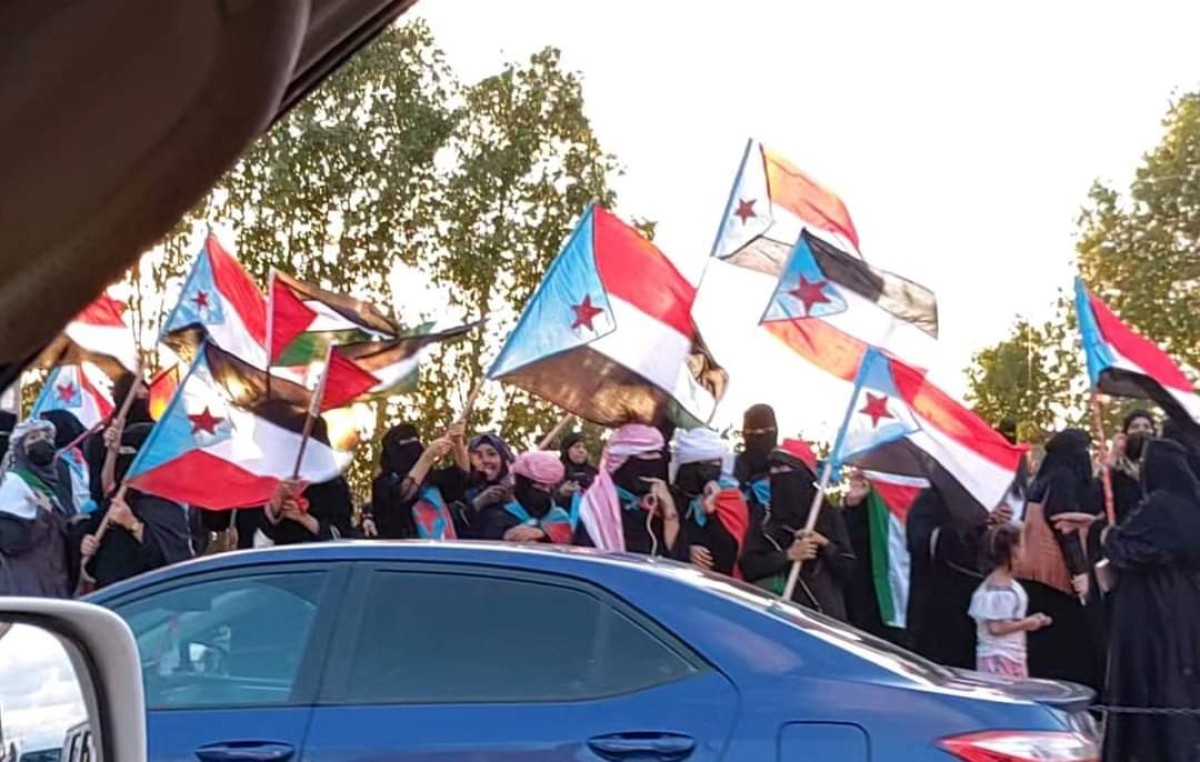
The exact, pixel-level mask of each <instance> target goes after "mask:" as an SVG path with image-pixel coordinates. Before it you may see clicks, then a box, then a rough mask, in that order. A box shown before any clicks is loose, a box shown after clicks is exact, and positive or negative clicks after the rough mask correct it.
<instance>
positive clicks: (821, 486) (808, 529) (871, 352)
mask: <svg viewBox="0 0 1200 762" xmlns="http://www.w3.org/2000/svg"><path fill="white" fill-rule="evenodd" d="M875 355H876V350H875V349H874V348H872V349H868V350H867V351H866V352H865V353H864V354H863V358H862V361H861V362H860V363H859V366H858V375H857V376H856V377H855V379H854V390H853V391H852V392H850V401H849V402H848V403H846V413H845V414H844V415H843V416H842V426H841V428H839V429H838V433H837V437H836V438H835V439H834V441H833V449H832V450H830V451H829V458H828V459H827V460H826V461H825V468H824V469H823V470H822V471H821V481H820V482H819V483H818V484H817V494H815V495H813V501H812V506H811V507H810V508H809V509H808V519H807V520H806V521H805V522H804V529H802V530H801V531H800V532H799V533H797V537H803V536H805V535H809V534H812V533H813V531H814V530H815V529H816V527H817V519H818V517H819V516H820V514H821V508H822V507H823V506H824V505H825V490H826V489H828V487H829V480H830V479H831V478H833V467H834V463H835V462H837V461H839V460H840V459H841V457H842V446H843V444H844V443H845V440H846V429H848V428H850V416H852V415H854V403H855V402H857V401H858V394H859V392H861V391H862V387H863V384H864V383H865V382H866V378H867V369H868V367H869V366H870V363H871V362H872V361H873V360H874V359H875ZM838 465H841V464H840V463H838ZM802 565H803V564H801V562H799V561H793V562H792V568H791V569H789V570H788V578H787V584H785V585H784V587H783V594H782V595H781V596H780V597H781V598H783V600H785V601H790V600H791V599H792V595H793V594H794V593H795V592H796V585H797V584H798V583H799V582H800V567H801V566H802Z"/></svg>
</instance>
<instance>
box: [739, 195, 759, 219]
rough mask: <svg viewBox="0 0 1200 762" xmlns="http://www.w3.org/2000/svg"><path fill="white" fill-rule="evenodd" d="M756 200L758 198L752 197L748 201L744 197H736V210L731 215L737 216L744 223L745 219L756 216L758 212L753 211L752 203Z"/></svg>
mask: <svg viewBox="0 0 1200 762" xmlns="http://www.w3.org/2000/svg"><path fill="white" fill-rule="evenodd" d="M757 202H758V199H756V198H752V199H750V200H749V201H747V200H745V199H738V206H737V211H735V212H734V213H733V216H734V217H737V218H739V219H740V220H741V221H742V224H743V225H745V224H746V221H747V220H749V219H750V218H751V217H757V216H758V214H756V213H755V211H754V204H755V203H757Z"/></svg>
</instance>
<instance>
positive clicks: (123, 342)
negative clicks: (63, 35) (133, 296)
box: [38, 293, 139, 379]
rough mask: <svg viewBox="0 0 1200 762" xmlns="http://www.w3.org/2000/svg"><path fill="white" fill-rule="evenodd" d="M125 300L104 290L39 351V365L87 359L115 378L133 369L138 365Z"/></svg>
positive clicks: (47, 366) (66, 363)
mask: <svg viewBox="0 0 1200 762" xmlns="http://www.w3.org/2000/svg"><path fill="white" fill-rule="evenodd" d="M125 309H126V306H125V303H124V302H121V301H119V300H117V299H114V298H113V297H111V296H109V295H108V294H107V293H102V294H100V296H99V297H97V298H96V300H95V301H94V302H92V303H91V304H89V305H88V306H87V307H84V308H83V310H82V311H81V312H80V313H79V314H78V315H76V316H75V317H74V318H72V319H71V322H69V323H67V327H66V328H64V329H63V332H62V333H61V334H60V335H59V336H58V338H56V339H55V340H54V341H52V342H51V343H50V345H49V346H48V347H47V348H46V349H45V350H44V351H43V352H42V354H41V356H40V358H39V360H38V365H39V366H40V367H42V368H52V367H54V366H56V365H77V364H79V363H81V362H90V363H92V364H93V365H95V366H96V367H98V368H100V369H101V370H102V371H104V373H105V375H107V376H108V377H109V378H112V379H116V378H118V377H119V376H121V375H123V374H124V373H127V372H136V371H137V369H138V365H139V360H138V348H137V342H136V341H135V340H134V336H133V330H132V329H131V328H130V327H129V325H128V324H127V323H126V322H125Z"/></svg>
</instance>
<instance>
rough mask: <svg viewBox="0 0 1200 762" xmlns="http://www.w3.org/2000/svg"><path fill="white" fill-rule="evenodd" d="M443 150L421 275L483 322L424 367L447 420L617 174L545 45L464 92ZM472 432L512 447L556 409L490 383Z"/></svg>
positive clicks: (434, 405)
mask: <svg viewBox="0 0 1200 762" xmlns="http://www.w3.org/2000/svg"><path fill="white" fill-rule="evenodd" d="M459 115H460V118H459V119H458V127H457V129H456V130H455V132H454V135H453V136H452V138H451V141H450V148H451V150H452V151H453V153H454V155H455V158H456V162H455V167H454V169H453V170H452V171H451V172H450V174H449V177H448V178H447V182H446V183H445V186H444V188H445V190H444V195H443V197H442V200H441V203H440V204H439V207H440V208H441V210H442V212H443V214H444V220H445V225H444V227H443V228H442V230H441V231H440V235H439V236H438V244H439V251H440V254H439V256H437V257H436V258H435V259H434V260H433V267H432V275H433V277H434V278H435V279H436V280H438V281H440V282H443V283H448V284H452V291H451V293H450V300H451V303H452V304H454V305H456V306H459V307H462V308H464V309H468V310H472V311H474V314H476V315H478V316H479V317H481V318H482V319H483V320H485V321H486V327H485V332H484V337H483V340H482V341H478V342H474V343H472V344H465V345H462V346H461V350H462V351H456V352H453V353H445V354H444V355H443V356H442V358H441V360H442V361H441V362H440V363H439V364H437V365H436V366H435V367H431V368H430V372H429V374H428V378H429V380H430V381H431V382H432V386H433V387H434V388H437V389H442V390H446V391H448V392H452V394H453V396H451V395H450V394H443V395H439V396H436V397H433V396H431V395H425V396H424V399H423V404H424V410H425V413H426V415H427V416H432V418H433V419H434V420H439V421H440V420H447V419H448V418H449V417H450V412H451V410H453V409H454V405H453V404H452V401H453V400H454V398H457V399H465V398H466V396H467V394H468V393H469V390H470V389H472V388H474V387H475V386H476V385H478V384H479V383H480V379H481V378H482V377H483V374H484V373H485V372H486V370H487V367H486V363H487V362H489V361H490V359H491V357H493V356H494V355H495V353H496V352H497V351H498V349H499V346H500V343H501V341H502V338H503V337H504V336H506V335H507V334H508V332H509V331H510V330H511V328H512V326H513V325H514V324H515V322H516V319H517V316H518V315H519V314H520V310H521V308H522V306H523V305H524V304H525V302H526V301H527V300H528V299H529V297H530V295H531V294H532V293H533V291H534V289H535V288H536V287H537V285H538V283H539V281H540V280H541V277H542V275H543V274H544V273H545V271H546V268H547V267H548V266H549V264H550V262H551V261H552V260H553V258H554V256H555V255H556V254H557V253H558V251H559V249H560V247H561V246H562V244H563V242H564V241H565V240H566V238H567V236H568V235H569V233H570V231H571V227H572V225H573V224H574V223H575V222H576V221H577V219H578V218H579V215H580V213H581V212H582V211H583V210H584V208H585V207H586V206H587V204H588V203H589V202H591V201H598V202H599V203H602V204H605V205H610V204H612V202H613V201H614V200H615V195H614V194H613V192H612V191H611V190H610V189H609V187H608V177H609V175H610V174H612V173H613V172H614V171H616V169H617V165H616V161H615V159H614V158H613V157H612V156H611V155H609V154H607V153H605V152H604V151H603V150H602V149H601V147H600V145H599V142H598V141H597V139H596V136H595V134H594V133H593V132H592V128H591V124H590V122H589V121H588V119H587V116H586V115H585V114H584V111H583V92H582V88H581V85H580V80H579V77H578V75H577V74H574V73H571V72H565V71H563V70H562V68H561V66H560V61H559V52H558V51H557V50H554V49H552V48H547V49H545V50H543V51H541V52H539V53H537V54H535V55H534V56H532V57H531V58H530V59H529V61H528V62H527V63H525V64H523V65H516V64H510V65H508V66H506V67H505V68H504V70H503V71H502V72H500V73H499V74H496V75H494V76H491V77H487V78H485V79H483V80H482V81H480V82H478V83H476V84H475V85H472V86H470V87H468V88H467V89H466V91H465V93H464V105H463V107H462V109H461V110H460V112H459ZM477 410H478V412H479V415H478V416H477V417H476V420H475V423H476V424H477V425H478V426H480V427H482V428H499V429H500V430H501V433H502V434H503V435H504V436H505V437H507V438H509V439H511V440H512V441H513V442H514V444H515V445H517V446H518V447H520V446H522V445H529V444H533V440H532V437H533V435H534V434H535V433H536V432H539V431H548V430H549V429H550V428H552V427H553V426H554V424H555V422H556V421H557V420H558V417H559V416H560V415H561V411H559V410H557V409H555V408H553V407H552V406H550V405H548V404H546V403H544V402H541V401H540V400H537V399H535V398H533V397H532V396H531V395H529V394H526V393H525V392H523V391H520V390H518V389H514V388H510V387H505V388H495V387H491V386H489V388H487V389H486V390H485V400H484V402H483V404H481V405H480V406H479V407H478V408H477Z"/></svg>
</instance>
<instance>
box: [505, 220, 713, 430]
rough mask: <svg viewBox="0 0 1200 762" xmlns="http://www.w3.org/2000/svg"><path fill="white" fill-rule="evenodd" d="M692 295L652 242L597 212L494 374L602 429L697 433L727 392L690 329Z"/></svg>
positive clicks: (555, 269) (557, 265) (528, 309)
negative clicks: (642, 427) (668, 427)
mask: <svg viewBox="0 0 1200 762" xmlns="http://www.w3.org/2000/svg"><path fill="white" fill-rule="evenodd" d="M695 295H696V289H695V287H693V286H692V284H691V283H689V282H688V281H687V280H686V279H685V278H684V277H683V276H682V275H680V273H679V271H678V270H676V269H675V266H674V265H673V264H672V263H671V261H670V260H668V259H667V257H666V256H665V255H664V254H663V253H662V252H661V251H659V250H658V248H656V247H655V246H654V244H653V243H651V242H650V241H648V240H646V239H645V238H644V237H642V235H641V234H640V233H638V232H637V231H636V230H634V229H633V228H631V227H629V226H628V225H626V224H625V223H623V222H621V221H620V220H619V219H617V218H616V217H615V216H614V215H613V214H612V213H611V212H608V211H606V210H605V209H602V208H600V207H598V206H590V207H588V209H587V211H585V212H584V215H583V217H582V219H581V220H580V221H579V224H578V226H577V227H576V228H575V231H574V232H573V233H572V234H571V237H570V239H569V240H568V241H567V243H566V246H565V247H564V248H563V250H562V251H561V252H560V253H559V255H558V257H557V258H556V259H555V260H554V262H553V264H551V265H550V269H549V270H548V271H547V272H546V275H545V277H544V278H543V280H542V283H541V285H539V286H538V289H537V291H536V292H534V294H533V297H532V298H531V299H530V300H529V303H528V304H526V305H525V310H524V312H523V313H522V314H521V318H520V320H519V322H518V323H517V326H516V328H515V329H514V330H513V332H512V333H511V334H510V335H509V337H508V340H507V341H506V342H505V344H504V347H503V348H502V349H501V350H500V354H499V356H498V357H497V358H496V361H495V363H494V364H493V365H492V368H491V370H490V371H489V374H488V376H489V378H492V379H500V380H502V381H504V382H506V383H509V384H512V385H513V386H517V387H520V388H522V389H524V390H526V391H528V392H530V393H532V394H535V395H537V396H539V397H541V398H542V399H545V400H548V401H549V402H552V403H554V404H555V405H557V406H559V407H561V408H562V409H564V410H567V411H569V412H571V413H574V414H575V415H577V416H579V417H580V418H583V419H585V420H588V421H592V422H593V423H598V424H601V425H604V426H618V425H620V424H622V423H628V422H641V423H651V424H659V423H663V422H666V421H668V420H670V421H674V422H676V423H677V424H679V425H680V426H683V427H685V428H694V427H696V426H698V425H701V424H702V423H703V422H706V421H707V420H708V419H709V418H710V417H712V414H713V410H714V408H715V407H716V403H717V400H718V399H719V397H720V395H721V393H722V392H723V390H724V386H725V373H724V371H723V370H721V369H720V368H718V367H717V366H716V365H715V364H714V363H713V361H712V358H711V357H710V356H709V355H708V352H707V350H706V349H705V347H704V345H703V343H702V342H701V340H700V335H699V333H698V332H697V331H696V327H695V325H694V324H693V323H692V317H691V307H692V301H693V300H694V299H695Z"/></svg>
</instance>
